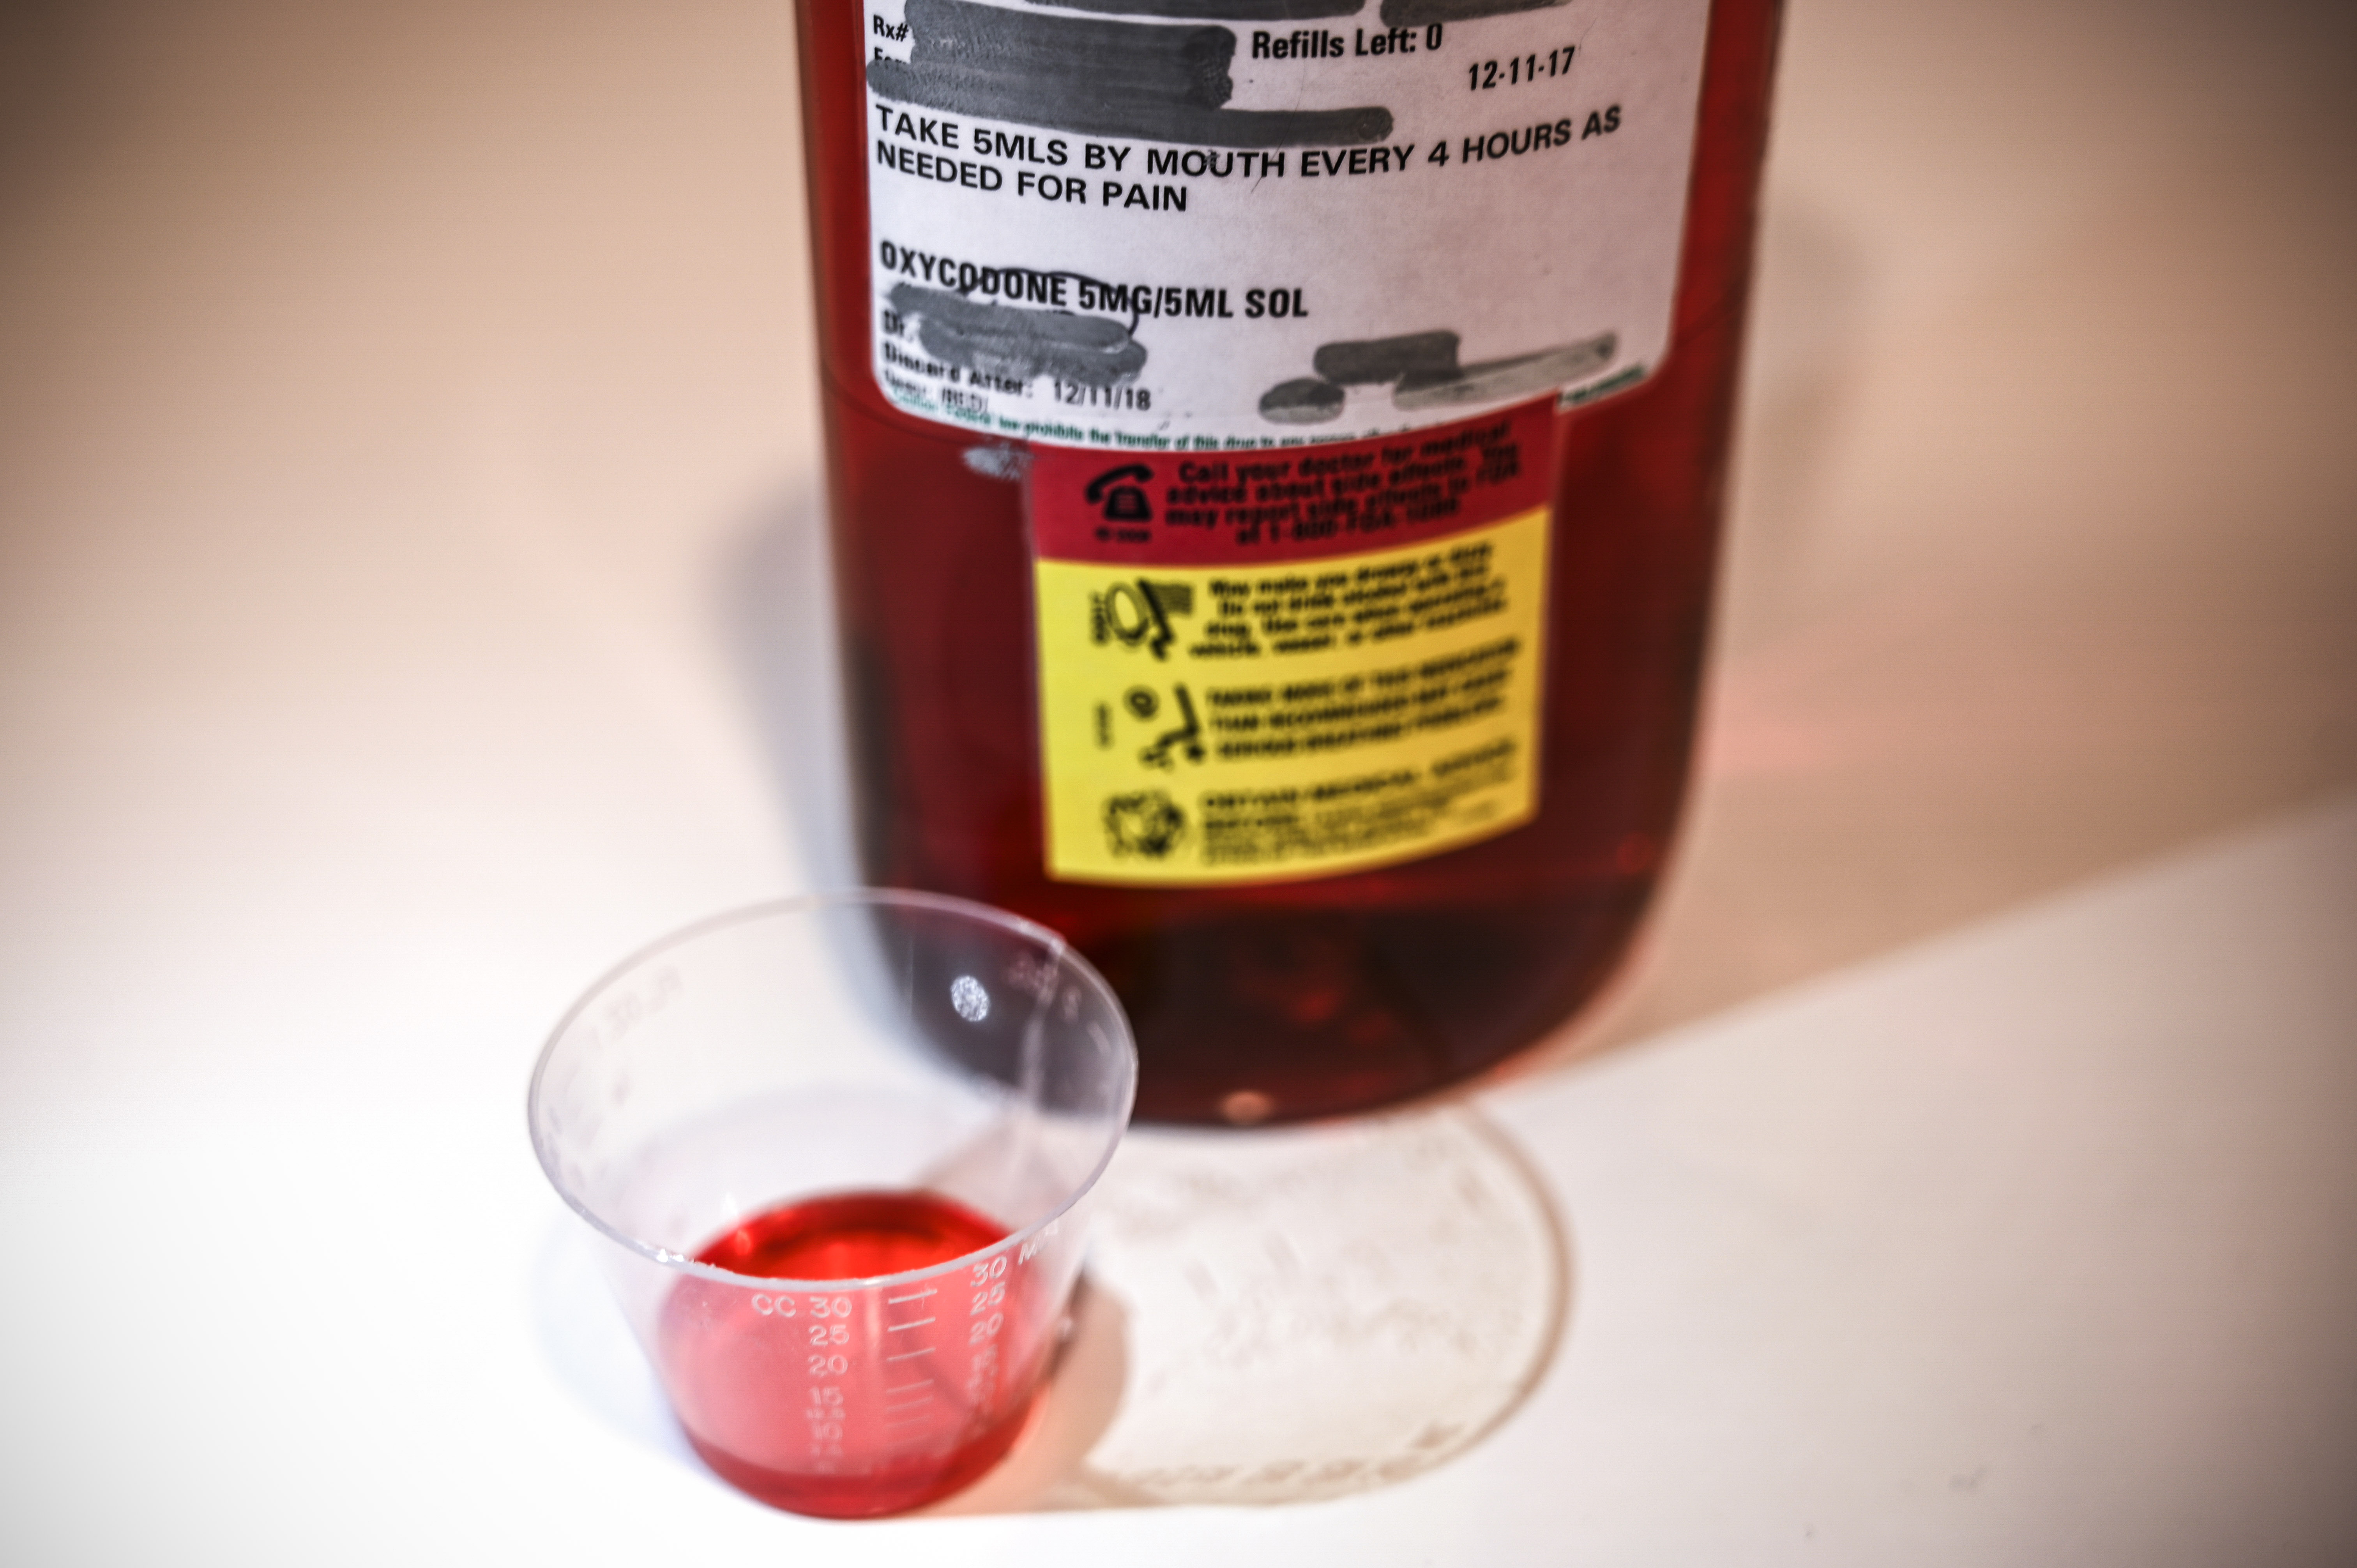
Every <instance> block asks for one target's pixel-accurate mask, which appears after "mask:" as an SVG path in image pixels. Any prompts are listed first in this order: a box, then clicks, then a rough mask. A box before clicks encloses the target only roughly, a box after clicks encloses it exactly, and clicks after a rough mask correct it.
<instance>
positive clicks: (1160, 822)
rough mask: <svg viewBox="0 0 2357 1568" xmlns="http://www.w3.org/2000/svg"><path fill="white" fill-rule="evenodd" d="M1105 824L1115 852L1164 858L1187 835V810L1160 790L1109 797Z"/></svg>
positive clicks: (1167, 793)
mask: <svg viewBox="0 0 2357 1568" xmlns="http://www.w3.org/2000/svg"><path fill="white" fill-rule="evenodd" d="M1104 824H1105V836H1106V838H1107V839H1109V840H1110V841H1111V842H1112V843H1113V852H1114V854H1118V855H1132V854H1142V855H1144V856H1146V858H1147V859H1149V860H1161V859H1163V858H1165V857H1166V856H1168V854H1170V852H1171V851H1172V850H1174V849H1176V848H1178V847H1179V840H1180V839H1182V838H1184V837H1186V836H1187V813H1186V812H1184V811H1180V810H1179V802H1178V801H1176V800H1172V799H1171V798H1170V795H1169V792H1168V791H1167V790H1163V789H1143V790H1139V791H1137V792H1136V793H1134V794H1127V795H1114V796H1112V797H1110V798H1108V799H1107V800H1106V801H1105V808H1104Z"/></svg>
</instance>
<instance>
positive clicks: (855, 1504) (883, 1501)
mask: <svg viewBox="0 0 2357 1568" xmlns="http://www.w3.org/2000/svg"><path fill="white" fill-rule="evenodd" d="M1038 1405H1039V1393H1038V1391H1036V1390H1035V1391H1033V1393H1032V1395H1031V1397H1030V1398H1028V1399H1026V1400H1023V1401H1021V1402H1018V1403H1017V1404H1016V1405H1015V1406H1014V1407H1013V1408H1012V1409H1011V1410H1009V1411H1007V1412H1006V1413H1005V1414H1004V1415H1002V1416H1000V1417H999V1418H998V1419H997V1420H996V1421H994V1422H992V1423H990V1424H989V1425H987V1426H985V1427H984V1428H982V1429H981V1430H980V1431H978V1432H976V1433H975V1434H974V1435H973V1436H972V1437H970V1438H968V1439H967V1440H966V1441H965V1442H963V1443H961V1444H958V1446H957V1447H955V1448H953V1449H952V1450H951V1451H950V1452H949V1453H947V1454H940V1455H919V1456H912V1457H908V1458H897V1459H896V1458H890V1457H877V1458H875V1459H872V1460H868V1459H862V1458H860V1457H858V1456H852V1457H847V1458H845V1459H843V1460H839V1461H837V1463H838V1464H839V1465H841V1466H843V1467H842V1468H840V1469H837V1470H834V1471H831V1472H827V1473H823V1474H819V1473H813V1472H809V1471H789V1470H773V1469H770V1468H769V1467H768V1466H762V1465H756V1464H753V1463H751V1462H749V1461H748V1460H745V1459H740V1458H738V1457H737V1455H734V1454H731V1453H729V1452H728V1451H727V1450H726V1449H725V1448H721V1447H717V1446H716V1445H715V1444H710V1443H706V1442H705V1440H704V1439H702V1438H701V1437H698V1436H697V1435H696V1434H695V1433H694V1431H693V1430H692V1429H687V1428H683V1429H682V1430H683V1432H684V1433H685V1434H686V1437H687V1441H688V1445H689V1446H690V1447H692V1448H694V1450H695V1452H696V1455H697V1456H698V1457H699V1458H701V1459H702V1460H703V1461H704V1462H705V1465H706V1466H709V1467H710V1468H711V1470H712V1473H713V1474H714V1475H716V1476H717V1477H720V1478H721V1479H722V1480H724V1481H726V1482H727V1483H728V1484H729V1485H730V1486H732V1487H736V1488H737V1490H738V1491H740V1492H742V1493H744V1494H745V1495H746V1496H747V1497H748V1498H753V1499H754V1500H755V1501H757V1502H763V1503H767V1504H769V1505H770V1507H771V1508H773V1509H784V1510H785V1511H786V1512H788V1513H798V1514H805V1515H808V1516H809V1517H811V1518H813V1519H876V1518H878V1517H880V1516H882V1515H885V1514H895V1513H906V1512H908V1511H909V1509H919V1508H922V1507H924V1506H925V1505H926V1504H927V1503H931V1502H939V1501H940V1500H941V1499H942V1498H946V1497H948V1496H949V1495H950V1494H952V1492H959V1491H963V1490H964V1489H965V1488H966V1487H970V1486H972V1485H973V1484H974V1482H975V1481H978V1480H980V1479H981V1478H982V1476H983V1473H984V1472H985V1471H986V1470H988V1469H989V1468H990V1467H991V1466H994V1465H996V1464H997V1463H998V1462H999V1460H1001V1459H1003V1458H1005V1457H1006V1451H1007V1450H1008V1449H1010V1448H1012V1447H1014V1446H1015V1440H1016V1439H1017V1438H1018V1437H1020V1436H1022V1435H1023V1429H1024V1428H1025V1427H1026V1426H1027V1425H1028V1424H1029V1423H1030V1419H1031V1413H1032V1412H1033V1411H1034V1410H1035V1409H1037V1408H1038Z"/></svg>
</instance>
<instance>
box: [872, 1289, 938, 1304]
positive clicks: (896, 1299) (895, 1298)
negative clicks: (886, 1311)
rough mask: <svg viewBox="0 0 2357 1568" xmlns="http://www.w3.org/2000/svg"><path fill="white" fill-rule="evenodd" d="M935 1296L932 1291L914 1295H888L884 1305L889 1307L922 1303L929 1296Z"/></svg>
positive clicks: (923, 1291)
mask: <svg viewBox="0 0 2357 1568" xmlns="http://www.w3.org/2000/svg"><path fill="white" fill-rule="evenodd" d="M932 1294H935V1293H934V1292H932V1291H930V1290H920V1291H919V1292H918V1293H917V1294H914V1295H888V1296H886V1297H885V1298H884V1305H887V1306H898V1305H900V1304H901V1303H902V1302H904V1301H922V1300H924V1299H925V1298H926V1297H927V1296H929V1295H932Z"/></svg>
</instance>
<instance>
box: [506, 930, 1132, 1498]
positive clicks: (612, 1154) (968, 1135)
mask: <svg viewBox="0 0 2357 1568" xmlns="http://www.w3.org/2000/svg"><path fill="white" fill-rule="evenodd" d="M1136 1078H1137V1057H1136V1051H1135V1047H1134V1046H1133V1045H1132V1043H1131V1040H1130V1035H1129V1027H1128V1025H1127V1023H1126V1021H1125V1019H1124V1018H1123V1016H1122V1013H1121V1007H1120V1004H1118V1003H1117V1002H1115V1001H1114V995H1113V992H1112V991H1111V989H1110V988H1108V987H1107V986H1106V984H1105V983H1104V982H1103V979H1101V978H1100V977H1099V976H1098V975H1097V973H1096V972H1095V971H1094V970H1092V969H1091V968H1090V967H1089V966H1088V964H1087V963H1086V962H1085V961H1082V959H1080V958H1079V957H1078V956H1077V955H1075V954H1073V953H1072V952H1071V950H1069V949H1068V948H1067V947H1066V946H1065V944H1064V942H1063V940H1062V939H1060V937H1058V936H1057V935H1056V934H1055V933H1054V932H1053V931H1050V930H1048V929H1045V928H1044V927H1040V926H1036V925H1033V924H1031V923H1030V922H1029V921H1027V920H1022V919H1018V918H1016V917H1014V916H1012V915H1006V914H1003V913H1000V912H999V911H997V910H994V909H989V908H984V907H982V906H981V905H977V904H969V903H966V902H964V901H963V900H960V899H954V898H942V897H931V896H930V895H925V894H915V893H891V892H861V893H848V894H842V895H834V896H827V897H814V898H804V899H797V900H793V901H791V902H787V903H781V904H774V905H768V906H764V907H761V908H754V909H748V910H745V911H742V912H740V913H737V914H733V915H727V916H724V917H722V918H718V919H715V920H711V921H707V922H705V924H703V925H701V926H697V927H695V928H694V929H690V930H687V931H685V932H683V933H681V934H679V935H677V936H674V937H672V938H670V939H668V940H664V941H662V942H658V943H656V944H655V945H654V946H653V947H651V948H649V949H648V950H645V951H644V952H641V953H640V954H639V955H638V956H637V957H635V958H633V959H631V960H630V961H628V962H626V963H624V964H623V965H622V966H621V967H620V968H619V969H618V970H616V971H615V972H613V973H611V974H609V975H608V976H607V977H606V978H605V979H604V980H602V981H600V982H599V983H597V986H596V987H595V988H594V989H593V990H591V992H590V993H589V994H588V995H587V996H586V997H584V998H583V999H582V1000H581V1002H580V1003H578V1004H576V1006H575V1007H574V1009H573V1011H572V1012H571V1013H570V1014H569V1015H567V1016H566V1017H565V1021H564V1023H562V1024H561V1025H559V1026H558V1027H557V1029H556V1032H555V1034H554V1036H553V1037H552V1038H551V1039H550V1041H549V1043H548V1046H547V1047H546V1049H544V1051H543V1052H542V1053H541V1058H540V1063H539V1066H538V1067H537V1068H536V1069H534V1071H533V1079H532V1093H531V1102H530V1108H529V1114H530V1119H531V1123H532V1141H533V1149H534V1150H535V1151H536V1152H537V1153H538V1154H539V1155H540V1163H541V1165H542V1167H543V1168H544V1169H545V1170H546V1171H547V1172H548V1176H549V1179H550V1180H551V1181H552V1182H554V1184H555V1185H556V1189H557V1191H558V1192H559V1193H560V1194H562V1195H563V1196H564V1198H565V1202H567V1203H568V1204H570V1205H571V1206H572V1207H573V1208H574V1209H575V1210H576V1212H578V1213H579V1214H580V1215H581V1217H582V1218H583V1219H587V1221H588V1222H589V1223H590V1225H591V1226H592V1227H594V1228H595V1229H596V1230H597V1231H598V1232H599V1233H600V1234H601V1235H602V1236H603V1237H605V1238H606V1240H608V1242H610V1243H611V1245H609V1246H606V1247H603V1248H601V1249H600V1251H602V1252H603V1253H604V1255H605V1261H606V1263H607V1265H608V1266H607V1273H608V1277H609V1279H610V1280H611V1283H612V1284H613V1287H614V1292H615V1294H616V1296H617V1297H618V1298H619V1301H620V1302H621V1305H622V1310H623V1312H624V1314H625V1316H628V1318H629V1319H630V1326H631V1328H632V1330H633V1331H634V1332H636V1334H637V1335H638V1337H639V1342H640V1345H642V1346H643V1347H644V1348H645V1349H646V1352H647V1355H648V1357H649V1359H651V1361H652V1362H653V1364H654V1367H655V1369H656V1371H657V1373H658V1375H659V1376H660V1378H661V1380H662V1386H663V1389H664V1391H665V1392H666V1393H667V1394H668V1396H669V1397H670V1400H671V1403H672V1408H673V1411H674V1412H676V1413H677V1415H678V1417H679V1421H680V1424H681V1425H682V1426H683V1428H684V1429H685V1431H686V1434H687V1436H688V1439H689V1441H690V1442H691V1443H692V1444H694V1446H695V1449H696V1451H697V1452H698V1453H699V1454H701V1455H703V1456H704V1458H705V1462H706V1463H708V1464H709V1465H710V1466H712V1468H713V1469H714V1470H716V1472H718V1473H719V1475H720V1476H721V1477H723V1478H724V1479H726V1480H727V1481H728V1482H729V1483H731V1484H732V1485H734V1486H736V1487H738V1488H739V1489H741V1490H743V1491H746V1492H748V1493H750V1494H751V1495H752V1496H754V1497H756V1498H760V1499H761V1500H762V1501H764V1502H768V1503H772V1504H775V1505H776V1506H778V1507H780V1508H784V1509H793V1510H794V1511H796V1512H799V1513H808V1514H822V1515H827V1516H831V1517H835V1518H850V1517H856V1516H862V1515H872V1514H882V1513H891V1512H895V1511H898V1510H899V1509H909V1508H914V1507H917V1506H918V1505H920V1504H922V1503H925V1502H929V1501H931V1500H932V1499H933V1498H939V1497H942V1496H945V1495H947V1494H948V1493H950V1492H952V1491H955V1490H956V1489H958V1488H959V1487H963V1486H964V1485H965V1484H966V1483H967V1482H969V1481H972V1480H973V1479H974V1478H975V1477H978V1476H980V1475H981V1474H982V1472H983V1471H984V1470H985V1469H987V1468H988V1467H989V1466H990V1465H991V1464H992V1463H993V1462H994V1461H996V1459H997V1458H998V1457H999V1456H1000V1455H1002V1454H1004V1453H1005V1452H1006V1449H1007V1447H1008V1446H1009V1445H1010V1444H1013V1442H1014V1441H1015V1438H1016V1437H1017V1434H1019V1433H1020V1432H1021V1430H1022V1427H1023V1423H1024V1418H1025V1416H1026V1414H1027V1413H1028V1411H1029V1409H1030V1406H1031V1402H1032V1399H1033V1397H1034V1395H1035V1394H1036V1392H1037V1391H1038V1389H1039V1382H1040V1379H1041V1377H1042V1376H1043V1374H1044V1373H1045V1371H1046V1369H1047V1368H1048V1365H1049V1361H1050V1360H1051V1359H1052V1357H1053V1353H1054V1350H1055V1348H1056V1346H1057V1343H1058V1341H1059V1338H1060V1331H1061V1328H1062V1326H1063V1324H1064V1321H1065V1312H1066V1305H1067V1303H1068V1301H1069V1299H1070V1297H1071V1288H1072V1283H1073V1280H1074V1277H1075V1276H1076V1274H1077V1273H1078V1272H1079V1268H1080V1261H1081V1242H1082V1224H1081V1220H1082V1200H1083V1199H1084V1198H1085V1197H1086V1196H1087V1194H1088V1192H1089V1189H1090V1187H1092V1185H1093V1184H1094V1183H1095V1181H1096V1178H1097V1176H1098V1174H1099V1173H1100V1172H1102V1171H1103V1169H1104V1166H1105V1163H1106V1161H1107V1160H1109V1159H1110V1158H1111V1157H1112V1155H1113V1152H1114V1147H1115V1145H1116V1144H1119V1142H1120V1140H1121V1134H1122V1131H1123V1129H1124V1127H1125V1126H1126V1124H1127V1122H1128V1119H1129V1109H1130V1101H1131V1097H1132V1095H1133V1093H1134V1091H1135V1085H1136Z"/></svg>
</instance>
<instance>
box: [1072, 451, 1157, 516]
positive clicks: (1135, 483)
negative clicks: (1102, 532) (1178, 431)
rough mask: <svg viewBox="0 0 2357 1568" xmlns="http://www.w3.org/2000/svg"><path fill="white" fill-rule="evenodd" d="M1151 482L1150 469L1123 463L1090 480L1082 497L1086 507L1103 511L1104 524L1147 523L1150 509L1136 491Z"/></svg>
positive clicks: (1143, 496)
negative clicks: (1101, 507) (1087, 505)
mask: <svg viewBox="0 0 2357 1568" xmlns="http://www.w3.org/2000/svg"><path fill="white" fill-rule="evenodd" d="M1153 482H1154V470H1153V469H1151V468H1149V467H1146V465H1145V464H1143V463H1125V464H1123V465H1122V466H1121V467H1118V468H1108V469H1106V470H1105V471H1104V472H1103V473H1102V474H1099V475H1098V476H1097V477H1096V478H1093V479H1091V480H1090V481H1089V488H1088V489H1086V490H1084V491H1082V495H1083V496H1084V497H1085V498H1086V499H1087V500H1088V502H1089V504H1090V505H1092V506H1098V505H1102V506H1103V509H1104V518H1105V521H1107V522H1151V521H1154V508H1153V506H1152V505H1151V504H1150V503H1148V502H1147V500H1146V492H1145V491H1144V490H1142V489H1138V487H1139V486H1140V485H1146V484H1151V483H1153Z"/></svg>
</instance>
